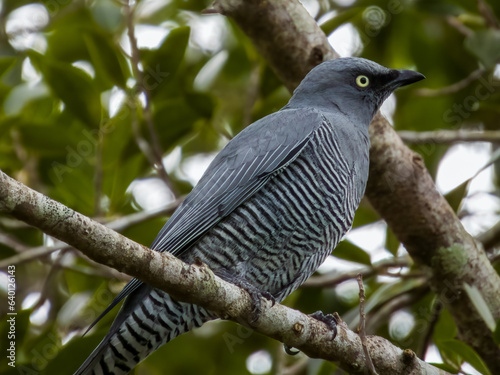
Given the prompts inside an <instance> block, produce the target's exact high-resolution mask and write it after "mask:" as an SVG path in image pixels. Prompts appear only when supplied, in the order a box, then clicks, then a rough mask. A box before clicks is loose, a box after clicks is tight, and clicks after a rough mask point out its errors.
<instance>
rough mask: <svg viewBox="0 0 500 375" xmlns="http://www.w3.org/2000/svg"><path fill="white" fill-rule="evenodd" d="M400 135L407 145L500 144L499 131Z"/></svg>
mask: <svg viewBox="0 0 500 375" xmlns="http://www.w3.org/2000/svg"><path fill="white" fill-rule="evenodd" d="M398 135H399V136H400V137H401V139H402V140H403V141H404V142H405V143H410V144H416V145H418V144H427V143H434V144H443V145H447V144H453V143H458V142H491V143H500V131H498V130H484V131H472V130H436V131H428V132H414V131H409V130H400V131H398Z"/></svg>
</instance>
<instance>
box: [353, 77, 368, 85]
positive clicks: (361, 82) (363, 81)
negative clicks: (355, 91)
mask: <svg viewBox="0 0 500 375" xmlns="http://www.w3.org/2000/svg"><path fill="white" fill-rule="evenodd" d="M369 84H370V80H369V79H368V77H367V76H357V77H356V85H358V86H359V87H366V86H368V85H369Z"/></svg>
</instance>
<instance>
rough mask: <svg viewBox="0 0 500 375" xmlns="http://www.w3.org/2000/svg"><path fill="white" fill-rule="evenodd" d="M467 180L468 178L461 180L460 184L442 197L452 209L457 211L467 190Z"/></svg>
mask: <svg viewBox="0 0 500 375" xmlns="http://www.w3.org/2000/svg"><path fill="white" fill-rule="evenodd" d="M469 182H470V180H466V181H464V182H462V183H461V184H460V185H458V186H457V187H455V188H454V189H452V190H451V191H449V192H448V193H447V194H446V195H445V196H444V197H445V198H446V200H447V201H448V203H449V205H450V206H451V208H452V209H453V211H455V212H458V210H459V208H460V205H461V203H462V201H463V199H464V198H465V196H466V195H467V192H468V191H469Z"/></svg>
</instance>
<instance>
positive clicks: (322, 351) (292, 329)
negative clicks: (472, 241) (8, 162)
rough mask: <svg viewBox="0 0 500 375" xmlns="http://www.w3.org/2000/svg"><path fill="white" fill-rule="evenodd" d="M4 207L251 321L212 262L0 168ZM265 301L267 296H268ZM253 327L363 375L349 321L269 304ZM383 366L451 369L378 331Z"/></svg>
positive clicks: (245, 303)
mask: <svg viewBox="0 0 500 375" xmlns="http://www.w3.org/2000/svg"><path fill="white" fill-rule="evenodd" d="M0 212H2V213H5V214H9V215H12V216H13V217H15V218H17V219H19V220H23V221H25V222H26V223H28V224H30V225H33V226H35V227H37V228H39V229H41V230H42V231H44V232H45V233H47V234H49V235H51V236H53V237H55V238H58V239H60V240H61V241H64V242H66V243H67V244H68V245H71V246H73V247H76V248H78V249H80V250H81V251H82V252H83V253H85V254H86V255H87V256H88V257H90V258H91V259H93V260H95V261H97V262H99V263H102V264H106V265H108V266H110V267H113V268H116V269H117V270H119V271H122V272H125V273H127V274H130V275H132V276H135V277H137V278H139V279H140V280H142V281H144V282H146V283H148V284H150V285H152V286H154V287H156V288H159V289H162V290H164V291H166V292H168V293H169V294H170V295H172V296H173V297H174V298H176V299H178V300H180V301H184V302H190V303H195V304H197V305H200V306H203V307H205V308H207V309H209V310H211V311H214V312H215V313H216V314H217V315H218V316H219V317H221V318H223V319H230V320H234V321H237V322H240V323H242V324H244V325H247V326H249V324H248V323H247V322H248V321H251V319H252V317H254V315H253V312H252V304H251V298H250V296H249V294H248V293H247V292H246V291H244V290H242V289H240V288H239V287H237V286H235V285H234V284H230V283H228V282H225V281H223V280H222V279H220V278H218V277H217V276H215V275H214V274H213V272H212V271H211V270H210V269H209V268H208V267H207V266H205V265H188V264H186V263H183V262H182V261H180V260H179V259H177V258H175V257H174V256H173V255H171V254H169V253H159V252H157V251H152V250H150V249H148V248H146V247H144V246H142V245H139V244H137V243H136V242H134V241H132V240H129V239H127V238H126V237H123V236H122V235H120V234H119V233H117V232H115V231H113V230H111V229H110V228H107V227H106V226H104V225H101V224H99V223H98V222H96V221H94V220H92V219H90V218H88V217H86V216H83V215H81V214H79V213H78V212H75V211H73V210H71V209H70V208H68V207H66V206H64V205H62V204H61V203H58V202H56V201H54V200H52V199H50V198H48V197H46V196H44V195H43V194H40V193H37V192H36V191H34V190H31V189H29V188H28V187H26V186H24V185H23V184H21V183H19V182H17V181H16V180H14V179H12V178H10V177H8V176H7V175H6V174H5V173H3V172H1V171H0ZM263 301H266V300H263ZM265 304H266V306H264V307H263V311H262V314H261V315H260V317H259V319H258V320H257V321H256V323H255V326H254V327H252V328H254V329H255V330H256V331H257V332H260V333H262V334H264V335H266V336H269V337H272V338H274V339H277V340H279V341H281V342H284V343H286V344H287V345H288V346H290V347H295V348H298V349H300V350H301V351H303V352H304V353H305V354H307V355H308V356H310V357H313V358H323V359H326V360H331V361H338V362H339V363H340V366H341V367H342V368H344V369H345V370H347V371H349V373H351V374H364V373H365V372H366V370H367V369H366V364H365V361H364V358H363V356H360V355H359V353H361V352H362V350H363V349H362V346H361V340H360V338H359V336H358V335H357V334H356V333H354V332H353V331H351V330H349V328H348V327H347V325H346V324H345V323H344V322H340V324H339V326H338V334H337V338H336V339H335V340H331V332H330V331H329V329H328V327H327V326H326V325H325V324H324V323H322V322H320V321H318V320H316V319H314V318H311V317H309V316H307V315H305V314H302V313H301V312H299V311H296V310H293V309H291V308H288V307H286V306H283V305H280V304H275V305H274V306H272V307H271V306H269V305H270V304H271V303H270V302H269V301H267V302H265ZM366 339H367V342H366V344H367V348H368V350H369V353H370V357H371V358H372V361H373V364H374V366H375V368H376V369H377V371H378V372H379V373H382V374H387V375H392V374H394V375H399V374H403V373H411V374H425V375H434V374H436V375H437V374H441V375H443V374H448V373H447V372H445V371H443V370H440V369H437V368H435V367H433V366H431V365H429V364H428V363H425V362H424V361H421V360H420V359H418V358H417V357H416V356H415V355H414V354H413V356H410V357H411V358H410V357H409V356H408V353H407V352H406V351H405V352H403V351H402V350H401V349H399V348H397V347H395V346H394V345H392V344H391V343H390V342H389V341H388V340H385V339H384V338H382V337H377V336H367V337H366Z"/></svg>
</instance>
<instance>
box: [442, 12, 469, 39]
mask: <svg viewBox="0 0 500 375" xmlns="http://www.w3.org/2000/svg"><path fill="white" fill-rule="evenodd" d="M446 21H447V22H448V24H449V25H450V26H451V27H453V28H455V29H456V30H457V31H458V32H459V33H460V34H463V35H465V36H471V35H472V34H474V32H473V31H472V30H471V29H469V28H468V27H467V26H465V25H464V24H463V23H462V22H460V21H459V20H458V19H457V18H456V17H453V16H448V17H446Z"/></svg>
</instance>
